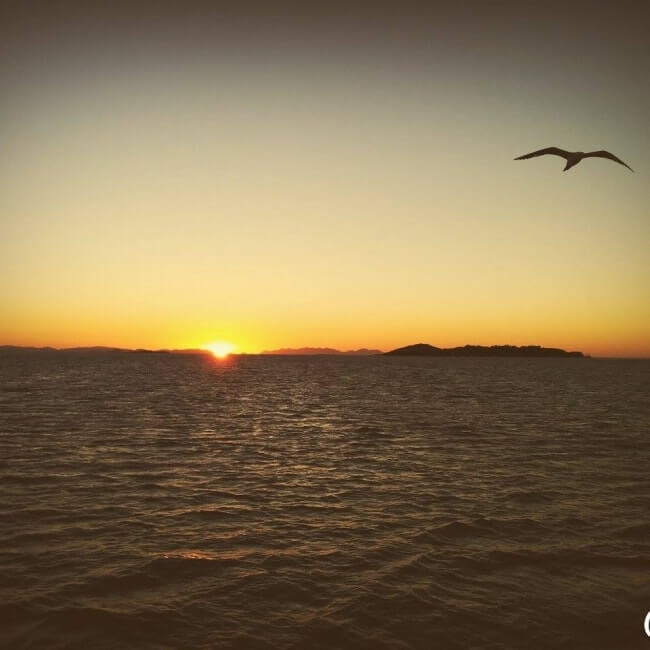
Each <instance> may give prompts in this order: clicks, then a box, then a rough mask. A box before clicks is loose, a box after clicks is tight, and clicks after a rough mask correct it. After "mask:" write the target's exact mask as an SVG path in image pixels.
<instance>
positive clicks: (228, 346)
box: [202, 341, 235, 359]
mask: <svg viewBox="0 0 650 650" xmlns="http://www.w3.org/2000/svg"><path fill="white" fill-rule="evenodd" d="M202 347H203V349H204V350H209V351H210V352H212V354H214V356H215V357H217V359H225V358H226V357H227V356H228V355H230V354H232V353H233V352H234V351H235V346H234V345H233V344H232V343H229V342H228V341H212V343H206V344H205V345H204V346H202Z"/></svg>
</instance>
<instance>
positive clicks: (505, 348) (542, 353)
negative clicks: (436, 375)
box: [384, 343, 585, 358]
mask: <svg viewBox="0 0 650 650" xmlns="http://www.w3.org/2000/svg"><path fill="white" fill-rule="evenodd" d="M384 354H387V355H394V356H429V357H578V358H583V357H584V356H585V355H584V354H583V353H582V352H567V351H566V350H561V349H560V348H543V347H541V346H539V345H522V346H520V347H518V346H516V345H491V346H484V345H464V346H462V347H457V348H437V347H436V346H435V345H429V344H427V343H416V344H414V345H407V346H405V347H403V348H397V349H396V350H391V351H390V352H385V353H384Z"/></svg>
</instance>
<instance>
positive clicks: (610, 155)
mask: <svg viewBox="0 0 650 650" xmlns="http://www.w3.org/2000/svg"><path fill="white" fill-rule="evenodd" d="M584 157H585V158H607V160H613V161H614V162H617V163H620V164H621V165H625V166H626V167H627V168H628V169H629V170H630V171H631V172H633V171H634V170H633V169H632V168H631V167H630V166H629V165H628V164H627V163H624V162H623V161H622V160H621V159H620V158H617V157H616V156H615V155H614V154H613V153H609V151H590V152H589V153H586V154H585V155H584Z"/></svg>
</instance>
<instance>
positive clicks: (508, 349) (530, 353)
mask: <svg viewBox="0 0 650 650" xmlns="http://www.w3.org/2000/svg"><path fill="white" fill-rule="evenodd" d="M0 352H9V353H11V352H34V353H37V352H54V353H58V352H68V353H78V354H84V353H85V354H88V353H95V354H112V353H120V354H175V355H177V354H184V355H205V356H212V353H211V352H210V350H204V349H197V348H190V349H158V350H150V349H147V348H136V349H129V348H116V347H106V346H89V347H72V348H54V347H50V346H45V347H32V346H18V345H0ZM232 356H284V357H288V356H292V357H296V356H347V357H350V356H355V357H360V356H363V357H369V356H374V357H377V356H427V357H528V358H530V357H542V358H548V357H568V358H580V359H584V358H590V356H589V355H585V354H584V353H582V352H579V351H571V352H569V351H566V350H562V349H560V348H545V347H541V346H539V345H525V346H516V345H493V346H482V345H464V346H461V347H454V348H438V347H436V346H433V345H429V344H427V343H416V344H414V345H407V346H405V347H401V348H396V349H395V350H390V351H388V352H382V351H381V350H374V349H367V348H361V349H359V350H348V351H341V350H336V349H334V348H312V347H305V348H282V349H279V350H265V351H264V352H260V353H258V354H250V355H249V354H248V353H241V354H237V353H233V354H232Z"/></svg>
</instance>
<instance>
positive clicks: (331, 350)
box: [261, 348, 382, 356]
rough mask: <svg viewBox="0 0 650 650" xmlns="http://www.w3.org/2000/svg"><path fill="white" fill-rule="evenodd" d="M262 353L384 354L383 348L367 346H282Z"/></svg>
mask: <svg viewBox="0 0 650 650" xmlns="http://www.w3.org/2000/svg"><path fill="white" fill-rule="evenodd" d="M261 354H276V355H316V354H328V355H335V354H338V355H356V356H367V355H371V354H382V351H381V350H369V349H367V348H361V349H360V350H347V351H345V352H344V351H342V350H335V349H334V348H280V349H279V350H264V352H262V353H261Z"/></svg>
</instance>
